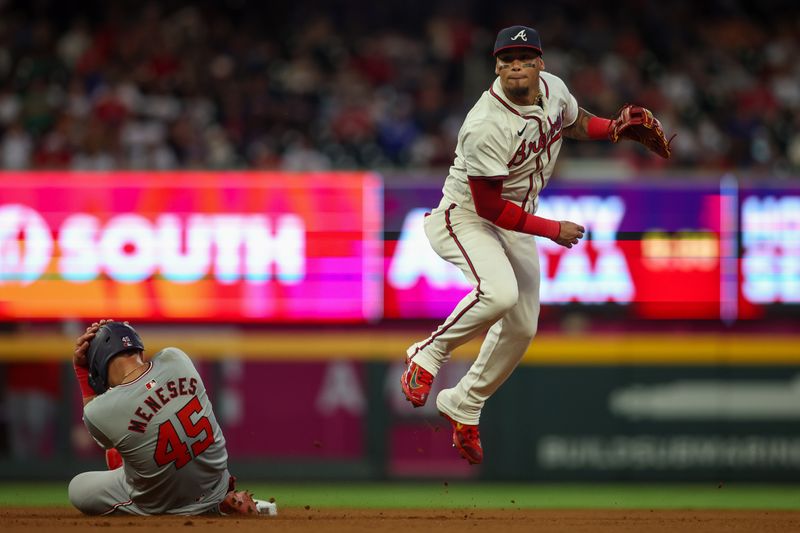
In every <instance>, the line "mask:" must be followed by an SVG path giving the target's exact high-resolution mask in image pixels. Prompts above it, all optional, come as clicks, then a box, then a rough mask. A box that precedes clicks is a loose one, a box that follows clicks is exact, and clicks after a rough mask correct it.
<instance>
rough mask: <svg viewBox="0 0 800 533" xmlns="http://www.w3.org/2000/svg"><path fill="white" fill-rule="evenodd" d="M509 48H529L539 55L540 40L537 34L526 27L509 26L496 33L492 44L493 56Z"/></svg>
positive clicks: (540, 48) (540, 50)
mask: <svg viewBox="0 0 800 533" xmlns="http://www.w3.org/2000/svg"><path fill="white" fill-rule="evenodd" d="M509 48H530V49H532V50H535V51H536V52H537V53H539V54H540V55H541V53H542V40H541V39H540V38H539V32H537V31H536V30H534V29H533V28H529V27H528V26H510V27H508V28H503V29H502V30H500V31H499V32H498V33H497V39H496V40H495V42H494V55H495V56H497V54H499V53H500V52H502V51H503V50H507V49H509Z"/></svg>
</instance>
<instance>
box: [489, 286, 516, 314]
mask: <svg viewBox="0 0 800 533" xmlns="http://www.w3.org/2000/svg"><path fill="white" fill-rule="evenodd" d="M483 299H484V300H485V301H486V303H487V305H488V306H489V308H490V309H491V310H492V311H493V313H492V314H495V315H502V314H504V313H506V312H508V311H509V310H510V309H511V308H512V307H514V306H515V305H517V300H518V299H519V292H518V291H517V286H516V285H514V284H505V285H494V286H490V287H486V288H485V289H484V298H483Z"/></svg>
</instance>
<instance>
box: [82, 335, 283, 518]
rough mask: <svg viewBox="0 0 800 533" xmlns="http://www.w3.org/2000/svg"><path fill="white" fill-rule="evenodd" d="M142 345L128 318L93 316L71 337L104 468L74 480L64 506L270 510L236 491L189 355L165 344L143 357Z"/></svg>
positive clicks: (152, 511) (96, 511)
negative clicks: (103, 451)
mask: <svg viewBox="0 0 800 533" xmlns="http://www.w3.org/2000/svg"><path fill="white" fill-rule="evenodd" d="M143 351H144V344H143V343H142V339H141V338H140V337H139V335H138V333H137V332H136V330H134V329H133V328H132V327H131V326H130V325H128V323H127V322H114V321H111V320H101V321H99V322H96V323H94V324H92V325H91V326H89V327H88V328H87V329H86V332H85V333H84V334H83V335H81V336H80V337H79V338H78V340H77V342H76V349H75V355H74V358H73V362H74V366H75V370H76V375H77V377H78V382H79V384H80V387H81V391H82V394H83V397H84V411H83V420H84V423H85V424H86V428H87V429H88V430H89V433H90V434H91V435H92V437H94V439H95V440H96V441H97V442H98V443H99V444H100V445H101V446H102V447H103V448H105V449H106V450H107V452H106V459H107V464H108V466H109V468H110V470H107V471H101V472H84V473H82V474H79V475H77V476H76V477H75V478H73V479H72V481H71V482H70V484H69V499H70V501H71V502H72V504H73V505H74V506H75V507H76V508H77V509H79V510H80V511H82V512H83V513H86V514H89V515H105V514H132V515H157V514H181V515H199V514H209V513H210V514H234V513H244V514H248V513H253V514H255V513H262V514H276V512H277V509H276V506H275V504H274V502H267V501H262V500H253V499H252V497H251V496H250V495H249V494H248V493H247V492H245V491H236V490H235V489H234V483H233V482H234V479H233V478H232V477H231V475H230V473H229V472H228V452H227V451H226V449H225V437H224V436H223V435H222V430H221V429H220V427H219V424H217V420H216V418H215V416H214V410H213V409H212V408H211V402H210V401H209V398H208V395H207V393H206V388H205V386H204V385H203V380H202V379H200V375H199V374H198V373H197V370H196V369H195V367H194V365H193V364H192V361H191V360H190V359H189V357H188V356H187V355H186V354H185V353H184V352H183V351H181V350H179V349H178V348H164V349H163V350H161V351H160V352H158V353H156V354H155V355H154V356H152V357H150V358H148V359H147V360H145V359H144V355H143Z"/></svg>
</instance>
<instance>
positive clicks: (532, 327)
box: [517, 320, 539, 342]
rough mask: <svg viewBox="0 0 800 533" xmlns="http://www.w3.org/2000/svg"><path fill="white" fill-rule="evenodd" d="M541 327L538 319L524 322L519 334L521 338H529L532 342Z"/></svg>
mask: <svg viewBox="0 0 800 533" xmlns="http://www.w3.org/2000/svg"><path fill="white" fill-rule="evenodd" d="M538 329H539V323H538V320H533V321H531V322H526V323H524V324H520V326H519V331H518V332H517V334H518V335H519V336H520V338H523V337H524V338H526V339H528V342H531V341H532V340H533V338H534V337H535V336H536V331H537V330H538Z"/></svg>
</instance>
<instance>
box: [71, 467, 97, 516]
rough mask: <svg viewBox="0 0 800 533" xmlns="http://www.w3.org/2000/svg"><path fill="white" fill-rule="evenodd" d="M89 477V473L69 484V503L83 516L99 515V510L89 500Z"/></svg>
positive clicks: (77, 477) (73, 479) (80, 475)
mask: <svg viewBox="0 0 800 533" xmlns="http://www.w3.org/2000/svg"><path fill="white" fill-rule="evenodd" d="M87 475H88V472H84V473H83V474H78V475H77V476H75V477H74V478H72V481H70V482H69V489H68V490H67V493H68V494H69V501H70V503H71V504H72V506H73V507H75V508H76V509H77V510H79V511H80V512H82V513H83V514H88V515H95V514H99V513H98V512H97V510H96V509H94V508H93V506H92V504H91V501H92V500H91V499H90V498H89V492H88V489H89V486H88V485H89V484H88V482H87V479H86V478H87Z"/></svg>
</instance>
